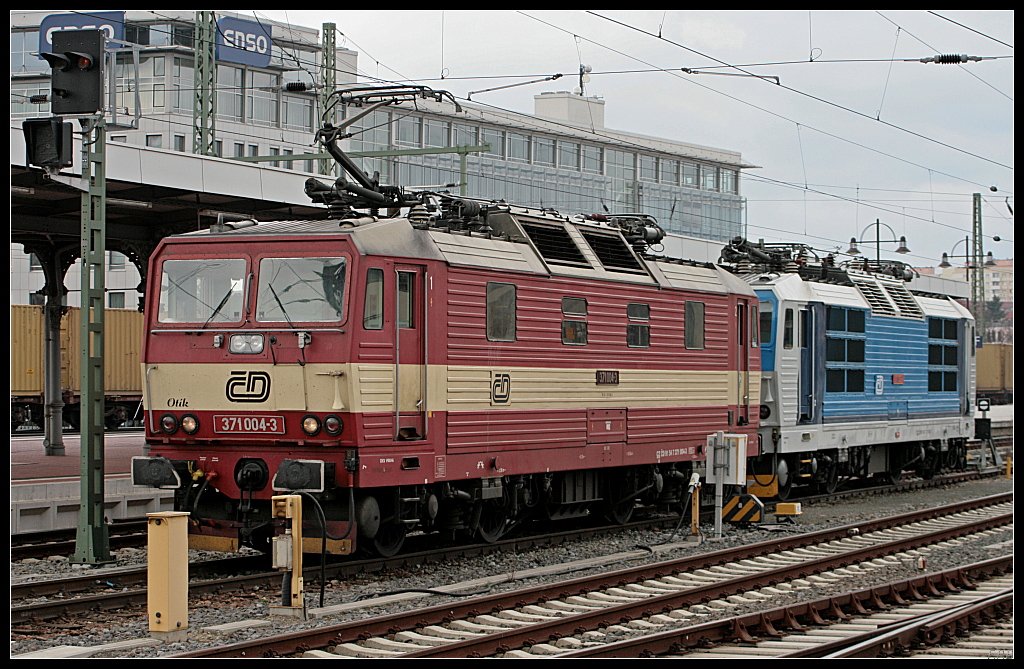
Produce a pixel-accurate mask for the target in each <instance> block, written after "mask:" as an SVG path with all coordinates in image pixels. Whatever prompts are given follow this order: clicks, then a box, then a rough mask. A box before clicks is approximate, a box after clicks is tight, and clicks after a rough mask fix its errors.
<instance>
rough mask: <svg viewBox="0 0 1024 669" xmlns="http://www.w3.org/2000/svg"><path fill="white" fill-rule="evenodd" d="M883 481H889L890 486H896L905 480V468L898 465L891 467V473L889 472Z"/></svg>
mask: <svg viewBox="0 0 1024 669" xmlns="http://www.w3.org/2000/svg"><path fill="white" fill-rule="evenodd" d="M883 479H884V480H885V481H887V482H888V483H889V484H890V485H896V484H897V483H899V482H900V481H902V480H903V466H902V465H898V466H895V467H890V468H889V471H887V472H886V473H885V475H884V476H883Z"/></svg>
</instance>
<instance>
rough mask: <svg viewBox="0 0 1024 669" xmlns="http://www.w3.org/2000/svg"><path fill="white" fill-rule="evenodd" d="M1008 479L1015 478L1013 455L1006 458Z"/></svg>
mask: <svg viewBox="0 0 1024 669" xmlns="http://www.w3.org/2000/svg"><path fill="white" fill-rule="evenodd" d="M1006 478H1008V479H1012V478H1013V455H1007V456H1006Z"/></svg>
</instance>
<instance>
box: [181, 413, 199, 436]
mask: <svg viewBox="0 0 1024 669" xmlns="http://www.w3.org/2000/svg"><path fill="white" fill-rule="evenodd" d="M181 429H183V430H185V432H187V433H188V434H195V433H196V430H198V429H199V419H198V418H196V417H195V416H193V415H192V414H185V415H184V416H182V417H181Z"/></svg>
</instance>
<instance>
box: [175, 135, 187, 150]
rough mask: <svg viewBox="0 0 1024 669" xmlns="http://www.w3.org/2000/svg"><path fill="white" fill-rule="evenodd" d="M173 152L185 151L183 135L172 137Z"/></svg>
mask: <svg viewBox="0 0 1024 669" xmlns="http://www.w3.org/2000/svg"><path fill="white" fill-rule="evenodd" d="M174 150H175V151H184V150H185V135H175V136H174Z"/></svg>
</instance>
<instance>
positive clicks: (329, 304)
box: [256, 258, 346, 324]
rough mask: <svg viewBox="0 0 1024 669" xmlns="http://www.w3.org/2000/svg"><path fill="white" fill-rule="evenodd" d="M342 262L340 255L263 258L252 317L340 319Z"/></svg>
mask: <svg viewBox="0 0 1024 669" xmlns="http://www.w3.org/2000/svg"><path fill="white" fill-rule="evenodd" d="M345 264H346V263H345V259H344V258H263V259H262V260H260V278H259V284H258V290H257V294H256V320H258V321H262V322H265V323H266V322H269V323H279V322H284V323H289V324H291V323H311V322H317V323H323V322H333V321H340V320H341V319H342V314H343V311H344V294H345Z"/></svg>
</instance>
